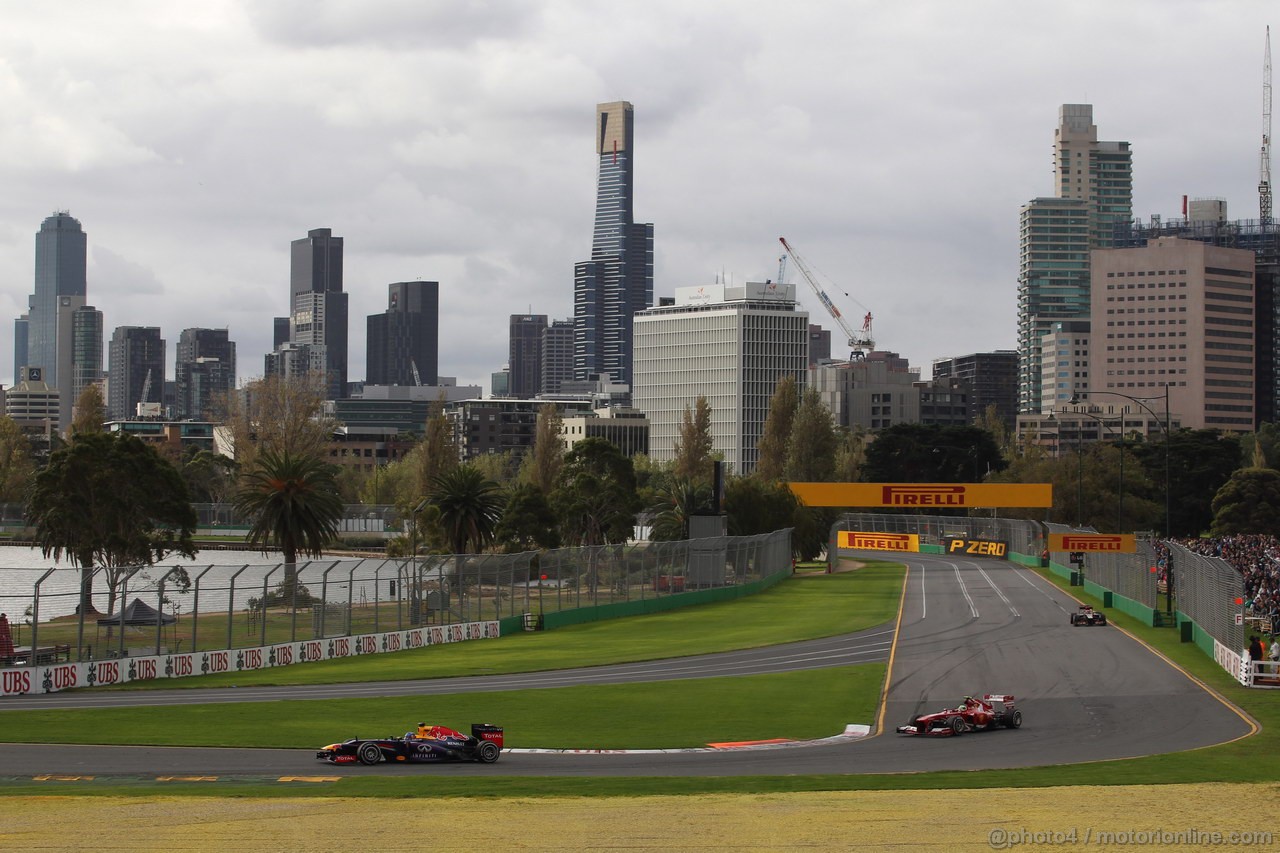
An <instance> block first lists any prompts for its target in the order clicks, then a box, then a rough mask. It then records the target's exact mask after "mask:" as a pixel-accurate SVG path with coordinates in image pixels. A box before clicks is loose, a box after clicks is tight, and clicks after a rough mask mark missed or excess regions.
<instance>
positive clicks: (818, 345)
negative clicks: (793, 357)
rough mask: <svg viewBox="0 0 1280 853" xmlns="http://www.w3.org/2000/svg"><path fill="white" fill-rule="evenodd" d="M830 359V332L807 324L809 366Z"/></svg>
mask: <svg viewBox="0 0 1280 853" xmlns="http://www.w3.org/2000/svg"><path fill="white" fill-rule="evenodd" d="M830 358H831V330H830V329H824V328H822V327H821V326H819V325H818V324H817V323H810V324H809V366H810V367H813V365H815V364H817V363H818V362H820V361H826V360H828V359H830Z"/></svg>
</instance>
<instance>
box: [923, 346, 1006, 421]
mask: <svg viewBox="0 0 1280 853" xmlns="http://www.w3.org/2000/svg"><path fill="white" fill-rule="evenodd" d="M933 378H934V379H935V380H946V379H958V380H961V381H963V382H965V383H967V385H968V387H969V388H970V389H971V392H970V402H971V404H972V407H973V416H974V419H975V420H976V419H977V418H980V417H982V416H983V415H984V414H985V413H986V410H987V407H988V406H995V407H996V415H997V416H998V417H999V418H1000V420H1001V421H1002V422H1003V423H1004V424H1005V425H1006V426H1008V427H1009V430H1010V432H1012V431H1013V429H1014V426H1015V421H1016V420H1017V417H1018V353H1017V352H1015V351H1014V350H996V351H995V352H975V353H970V354H968V355H958V356H955V357H953V358H939V359H936V360H935V361H934V362H933Z"/></svg>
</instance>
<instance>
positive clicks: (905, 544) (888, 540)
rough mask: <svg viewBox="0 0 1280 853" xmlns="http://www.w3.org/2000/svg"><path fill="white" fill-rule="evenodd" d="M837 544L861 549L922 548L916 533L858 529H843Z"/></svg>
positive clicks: (901, 549)
mask: <svg viewBox="0 0 1280 853" xmlns="http://www.w3.org/2000/svg"><path fill="white" fill-rule="evenodd" d="M836 545H837V546H839V547H841V548H851V549H855V550H860V551H910V552H912V553H915V552H917V551H919V550H920V537H919V536H917V535H916V534H914V533H863V532H861V531H858V530H841V531H840V532H839V534H838V535H837V536H836Z"/></svg>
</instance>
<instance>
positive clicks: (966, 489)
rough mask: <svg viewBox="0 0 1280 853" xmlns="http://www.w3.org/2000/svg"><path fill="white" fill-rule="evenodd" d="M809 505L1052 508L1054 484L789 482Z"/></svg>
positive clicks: (797, 494) (796, 493)
mask: <svg viewBox="0 0 1280 853" xmlns="http://www.w3.org/2000/svg"><path fill="white" fill-rule="evenodd" d="M787 485H788V486H789V487H790V488H791V491H792V492H794V493H795V496H796V497H798V498H799V499H800V501H801V502H802V503H804V504H805V505H806V506H849V507H854V506H858V507H919V508H928V507H938V508H950V509H959V508H961V507H1024V506H1029V507H1050V506H1053V484H1051V483H787Z"/></svg>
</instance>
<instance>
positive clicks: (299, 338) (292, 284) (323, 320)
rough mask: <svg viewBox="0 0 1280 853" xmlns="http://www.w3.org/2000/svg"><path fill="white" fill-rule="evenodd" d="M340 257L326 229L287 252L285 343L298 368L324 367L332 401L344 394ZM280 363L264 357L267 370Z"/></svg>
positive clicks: (339, 249)
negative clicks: (294, 349) (293, 350)
mask: <svg viewBox="0 0 1280 853" xmlns="http://www.w3.org/2000/svg"><path fill="white" fill-rule="evenodd" d="M342 251H343V243H342V238H341V237H335V236H333V231H332V230H331V229H329V228H315V229H313V230H311V231H308V232H307V236H306V237H303V238H301V239H299V240H294V241H293V243H292V244H291V246H290V266H289V312H290V313H289V343H290V344H294V345H296V347H297V349H298V350H299V351H300V352H302V353H303V354H304V356H305V357H304V358H303V359H302V362H299V363H306V364H309V365H312V366H313V367H318V366H319V365H323V371H324V373H325V382H326V386H327V389H328V390H327V396H328V397H329V399H333V400H337V399H342V398H344V397H345V396H346V393H347V294H346V293H345V292H343V289H342ZM277 329H278V326H277ZM282 348H283V346H277V348H276V349H277V350H280V349H282ZM279 361H280V359H273V358H272V357H271V356H268V358H267V360H266V363H267V367H268V369H270V368H271V367H272V365H273V364H275V363H277V362H279Z"/></svg>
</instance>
